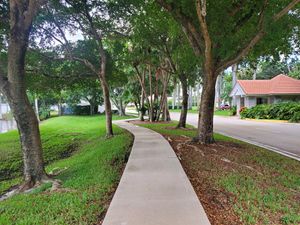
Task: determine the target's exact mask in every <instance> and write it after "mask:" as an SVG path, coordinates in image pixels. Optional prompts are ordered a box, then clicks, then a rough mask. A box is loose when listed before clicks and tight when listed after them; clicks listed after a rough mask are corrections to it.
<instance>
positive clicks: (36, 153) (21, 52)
mask: <svg viewBox="0 0 300 225" xmlns="http://www.w3.org/2000/svg"><path fill="white" fill-rule="evenodd" d="M39 4H40V3H39V2H37V3H36V5H32V4H31V3H30V4H29V3H28V2H27V3H26V2H24V3H20V2H19V3H18V4H16V3H15V2H14V1H10V26H11V27H10V39H9V46H8V70H7V75H8V87H9V88H8V89H7V90H6V92H5V95H6V97H7V99H8V102H9V105H10V108H11V110H12V112H13V115H14V118H15V120H16V122H17V127H18V130H19V136H20V141H21V148H22V153H23V162H24V180H25V185H24V186H23V189H29V188H31V187H33V186H34V185H35V184H36V183H42V181H43V180H44V179H46V178H47V175H46V172H45V169H44V160H43V154H42V144H41V138H40V131H39V124H38V120H37V117H36V115H35V112H34V110H33V108H32V106H31V104H30V102H29V100H28V97H27V94H26V87H25V70H24V67H25V55H26V50H27V46H28V39H29V33H30V27H31V23H32V20H33V18H34V14H35V12H36V8H38V7H39ZM30 7H31V8H30ZM33 7H36V8H33Z"/></svg>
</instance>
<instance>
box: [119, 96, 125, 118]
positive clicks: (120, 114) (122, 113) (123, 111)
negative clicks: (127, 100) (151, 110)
mask: <svg viewBox="0 0 300 225" xmlns="http://www.w3.org/2000/svg"><path fill="white" fill-rule="evenodd" d="M119 116H126V114H125V109H124V106H123V101H122V98H120V99H119Z"/></svg>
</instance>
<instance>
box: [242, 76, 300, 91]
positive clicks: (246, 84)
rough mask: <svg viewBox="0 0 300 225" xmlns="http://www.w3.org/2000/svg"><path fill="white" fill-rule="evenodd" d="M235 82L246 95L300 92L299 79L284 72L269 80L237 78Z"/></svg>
mask: <svg viewBox="0 0 300 225" xmlns="http://www.w3.org/2000/svg"><path fill="white" fill-rule="evenodd" d="M237 82H238V83H239V84H240V86H241V87H242V89H243V91H244V92H245V94H248V95H250V94H258V95H273V94H300V80H297V79H293V78H291V77H288V76H286V75H284V74H280V75H277V76H276V77H274V78H273V79H271V80H238V81H237Z"/></svg>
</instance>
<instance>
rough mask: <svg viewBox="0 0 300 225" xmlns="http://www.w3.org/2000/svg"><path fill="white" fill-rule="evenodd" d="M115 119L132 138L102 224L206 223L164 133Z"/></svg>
mask: <svg viewBox="0 0 300 225" xmlns="http://www.w3.org/2000/svg"><path fill="white" fill-rule="evenodd" d="M115 123H116V124H117V125H118V126H120V127H122V128H124V129H126V130H128V131H130V132H131V133H132V134H133V135H134V136H135V140H134V144H133V147H132V151H131V155H130V157H129V161H128V163H127V165H126V168H125V171H124V173H123V175H122V178H121V181H120V184H119V186H118V188H117V191H116V193H115V195H114V197H113V200H112V202H111V204H110V206H109V209H108V212H107V214H106V216H105V218H104V222H103V225H209V224H210V222H209V221H208V218H207V216H206V214H205V212H204V209H203V207H202V205H201V203H200V201H199V200H198V198H197V196H196V193H195V191H194V189H193V187H192V185H191V183H190V181H189V180H188V178H187V176H186V174H185V172H184V170H183V168H182V167H181V165H180V162H179V160H178V159H177V157H176V154H175V153H174V151H173V149H172V147H171V146H170V145H169V143H168V142H167V141H166V140H165V139H164V137H162V136H161V135H160V134H158V133H156V132H154V131H152V130H149V129H146V128H142V127H138V126H135V125H133V124H130V123H127V122H125V121H117V122H115Z"/></svg>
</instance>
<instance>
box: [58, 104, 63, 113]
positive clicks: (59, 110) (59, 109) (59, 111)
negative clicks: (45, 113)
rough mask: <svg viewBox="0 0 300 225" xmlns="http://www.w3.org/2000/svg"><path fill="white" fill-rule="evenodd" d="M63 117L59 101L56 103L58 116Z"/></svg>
mask: <svg viewBox="0 0 300 225" xmlns="http://www.w3.org/2000/svg"><path fill="white" fill-rule="evenodd" d="M62 115H63V108H62V104H61V101H59V102H58V116H62Z"/></svg>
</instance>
